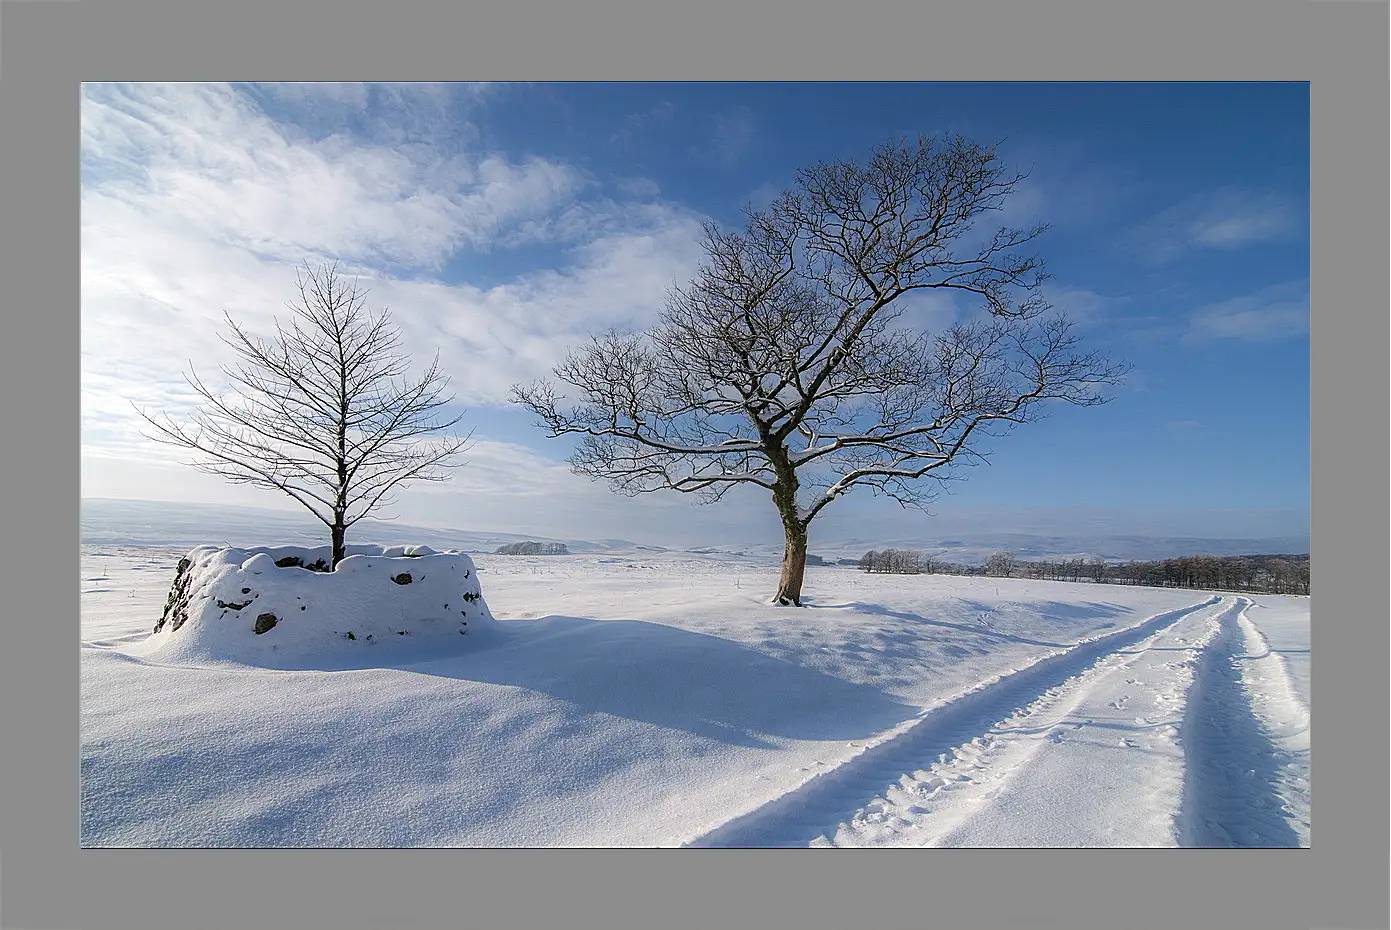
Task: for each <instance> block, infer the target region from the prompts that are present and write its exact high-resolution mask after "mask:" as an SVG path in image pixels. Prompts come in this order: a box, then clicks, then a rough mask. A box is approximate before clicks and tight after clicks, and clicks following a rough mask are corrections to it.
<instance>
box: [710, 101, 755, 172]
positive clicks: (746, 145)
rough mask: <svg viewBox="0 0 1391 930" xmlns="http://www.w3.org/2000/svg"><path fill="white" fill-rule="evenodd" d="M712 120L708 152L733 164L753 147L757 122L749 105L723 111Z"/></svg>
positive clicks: (724, 161) (726, 162) (722, 160)
mask: <svg viewBox="0 0 1391 930" xmlns="http://www.w3.org/2000/svg"><path fill="white" fill-rule="evenodd" d="M710 122H711V127H710V141H709V148H708V152H709V154H711V155H713V156H714V157H715V158H717V159H719V160H720V161H721V162H723V163H725V164H727V165H729V164H733V163H734V162H737V161H738V160H739V159H741V158H743V157H744V156H745V155H746V154H748V152H749V151H750V150H751V149H752V148H753V145H754V140H755V137H756V135H757V124H756V122H755V120H754V114H753V110H751V109H750V108H749V107H735V108H734V109H732V110H724V111H721V112H719V113H716V114H715V115H714V116H712V117H711V118H710Z"/></svg>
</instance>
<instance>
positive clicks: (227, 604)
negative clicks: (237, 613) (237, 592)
mask: <svg viewBox="0 0 1391 930" xmlns="http://www.w3.org/2000/svg"><path fill="white" fill-rule="evenodd" d="M250 603H251V601H246V602H245V603H241V604H238V603H237V602H236V601H224V600H222V599H221V598H219V599H218V601H217V606H218V607H221V608H222V609H223V610H241V609H242V608H243V607H245V606H246V605H247V604H250Z"/></svg>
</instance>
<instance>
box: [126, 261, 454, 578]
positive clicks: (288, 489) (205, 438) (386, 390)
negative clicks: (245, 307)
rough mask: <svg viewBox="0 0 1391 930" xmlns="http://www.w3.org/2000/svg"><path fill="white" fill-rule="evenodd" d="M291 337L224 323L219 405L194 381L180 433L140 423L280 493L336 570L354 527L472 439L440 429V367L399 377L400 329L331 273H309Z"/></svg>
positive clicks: (219, 469) (199, 457) (212, 466)
mask: <svg viewBox="0 0 1391 930" xmlns="http://www.w3.org/2000/svg"><path fill="white" fill-rule="evenodd" d="M296 287H297V290H298V299H297V300H295V301H294V302H292V303H291V304H289V308H290V310H291V311H292V312H293V314H294V316H293V318H292V320H291V322H290V326H289V328H288V329H286V328H285V327H283V326H281V324H280V322H279V321H277V322H276V324H275V337H274V338H273V339H269V340H265V339H260V338H257V337H255V336H252V335H250V334H248V333H247V332H246V331H245V330H244V329H243V328H242V327H241V326H239V325H238V324H237V323H236V322H234V321H233V320H232V318H231V316H230V315H226V319H227V325H228V327H229V328H230V329H231V336H230V337H223V341H224V342H225V343H227V345H228V346H230V347H231V348H232V350H233V351H234V352H235V353H236V354H237V356H238V358H239V359H240V362H239V364H238V365H236V366H235V367H224V368H223V373H224V374H225V375H226V377H227V378H228V380H229V381H230V382H231V385H232V392H231V393H232V395H233V396H232V397H230V398H224V397H223V396H221V395H219V394H218V393H217V392H216V391H214V390H213V389H212V388H210V387H209V386H208V385H206V384H204V383H203V381H202V380H200V379H199V377H198V375H197V373H196V371H193V370H192V366H191V365H190V373H189V374H188V375H186V376H185V377H186V379H187V381H188V383H189V385H190V387H192V388H193V390H194V391H195V392H196V393H197V394H198V396H199V397H201V398H202V400H203V401H205V402H206V403H205V405H204V406H203V407H202V409H200V410H198V411H197V412H195V413H194V414H193V415H192V416H191V417H190V418H189V421H188V422H187V423H178V422H176V421H174V420H173V418H171V417H170V416H169V415H168V414H164V415H162V416H156V415H151V414H149V413H147V412H145V411H143V410H140V411H139V413H140V415H141V416H142V417H143V418H144V419H145V420H146V421H147V422H148V423H150V424H151V425H152V426H153V427H154V428H155V433H154V434H153V435H150V434H146V436H147V438H149V439H153V440H155V441H157V442H163V443H167V444H170V445H175V446H179V447H181V448H183V449H187V450H189V451H190V452H193V453H195V460H194V461H192V462H190V463H189V464H191V465H193V466H194V467H196V468H198V469H200V470H202V471H205V472H209V473H211V474H214V475H221V476H222V477H224V478H226V479H228V480H229V481H231V482H233V483H237V484H250V485H254V486H257V487H263V488H274V489H276V490H279V491H283V492H284V493H286V494H288V495H289V496H290V497H292V498H294V499H295V500H297V501H299V503H300V504H302V505H304V507H305V508H307V509H308V510H309V512H310V513H312V514H313V515H314V516H315V517H317V518H318V519H319V520H321V521H322V522H323V523H324V524H325V525H326V526H327V527H328V528H329V532H330V536H331V538H332V545H333V557H332V563H333V566H334V567H336V566H337V565H338V563H339V562H340V561H341V560H342V558H343V555H344V543H343V538H344V535H345V533H346V531H347V529H348V527H350V526H352V525H353V524H354V523H356V522H357V521H358V520H360V519H362V518H363V517H364V516H366V515H367V514H369V513H371V512H373V511H374V510H376V509H378V508H380V507H382V506H385V505H386V504H388V503H389V500H390V499H389V497H388V495H389V493H390V492H391V491H392V489H394V488H396V487H399V486H400V485H401V484H403V483H404V482H407V481H434V480H440V479H442V478H444V477H445V473H444V472H443V470H442V469H443V468H448V467H451V466H452V465H454V464H457V462H454V461H453V459H454V457H455V456H456V455H457V454H458V453H459V452H461V451H463V450H464V449H465V448H466V447H467V445H468V437H467V436H464V437H462V438H461V437H457V436H444V435H439V434H442V433H443V431H444V430H447V429H448V428H449V427H451V426H453V425H455V424H456V423H458V421H459V417H457V416H456V417H454V418H452V419H449V420H444V421H440V420H439V419H438V413H439V411H440V408H442V407H444V406H445V405H446V404H447V403H449V401H450V400H451V398H448V397H444V396H442V394H441V391H442V390H443V388H444V386H445V385H446V384H447V382H448V379H447V378H445V377H444V376H443V375H441V374H440V373H439V367H438V358H436V361H435V362H434V363H432V364H431V365H430V367H429V368H427V369H426V371H425V372H424V374H422V375H421V376H420V377H419V378H418V379H414V380H412V379H409V378H407V377H406V375H407V373H408V370H409V367H410V359H409V358H408V357H407V356H405V355H403V354H401V352H400V346H401V333H400V330H399V329H398V328H397V327H396V326H395V325H394V324H393V323H391V322H390V320H389V318H388V316H387V312H386V311H385V310H382V311H380V312H378V313H373V312H371V311H369V310H367V309H366V306H365V303H364V298H365V296H366V295H365V292H364V291H363V290H361V289H360V288H359V286H358V283H357V281H356V280H348V279H346V278H345V277H344V276H343V275H341V274H340V273H339V271H338V267H337V265H329V266H324V267H320V268H311V267H309V266H308V265H306V266H305V267H304V268H303V269H302V270H301V271H300V273H299V274H298V276H297V278H296Z"/></svg>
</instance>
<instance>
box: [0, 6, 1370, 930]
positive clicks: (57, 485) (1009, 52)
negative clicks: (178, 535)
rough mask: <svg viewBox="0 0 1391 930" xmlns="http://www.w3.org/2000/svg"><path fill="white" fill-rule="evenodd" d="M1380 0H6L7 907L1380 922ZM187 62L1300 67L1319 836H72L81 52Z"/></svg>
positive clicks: (146, 916) (469, 74)
mask: <svg viewBox="0 0 1391 930" xmlns="http://www.w3.org/2000/svg"><path fill="white" fill-rule="evenodd" d="M0 2H4V0H0ZM910 11H911V12H910ZM1387 16H1388V14H1387V7H1386V5H1385V4H1384V3H1375V2H1372V3H1365V2H1352V0H1242V2H1240V3H1238V2H1233V0H1215V2H1204V3H1193V2H1186V3H1180V2H1169V3H1146V4H1140V3H1116V2H1096V0H1075V2H1071V3H1067V2H1062V0H1049V2H1041V0H1034V2H1027V0H994V2H991V3H988V4H970V3H966V2H954V3H943V4H940V5H934V6H931V7H928V6H922V7H911V6H907V5H902V4H895V3H890V2H885V0H872V2H871V0H860V2H857V3H854V4H849V3H844V4H834V5H833V4H829V3H824V2H821V3H813V4H806V3H804V4H798V3H796V2H795V0H774V2H772V3H769V4H760V5H750V4H740V3H735V2H730V0H723V2H720V3H719V4H717V5H712V4H710V3H703V4H698V5H697V4H690V5H683V6H675V5H673V6H672V7H671V8H670V9H660V10H659V9H658V8H657V7H656V6H654V5H653V4H651V3H650V2H649V3H644V2H640V0H625V2H621V3H618V2H610V3H608V4H580V3H577V2H573V0H571V2H565V0H530V2H520V3H515V2H514V3H499V2H491V3H489V4H488V5H486V6H485V5H483V4H481V3H471V4H449V3H445V2H439V3H429V2H424V0H400V2H393V3H386V2H381V3H377V4H373V5H368V4H365V3H360V2H347V0H337V2H335V0H293V2H291V0H282V2H279V3H274V4H269V3H255V2H242V3H235V2H232V3H221V4H213V3H210V2H198V3H192V2H175V0H161V2H153V0H111V2H102V3H98V2H95V0H9V2H4V9H3V11H0V229H3V239H0V281H3V282H4V286H3V289H0V294H3V297H0V306H4V307H6V308H7V309H9V310H10V312H8V313H6V315H5V317H6V320H7V322H8V329H7V333H6V335H7V337H8V338H6V339H5V341H4V352H5V357H4V365H3V366H0V379H3V380H0V385H3V389H4V392H5V394H4V396H6V398H7V399H8V400H9V403H8V404H7V405H6V409H5V414H4V416H5V427H6V428H5V433H6V434H7V435H9V436H18V437H23V438H24V445H23V446H22V447H17V446H11V449H14V448H23V449H24V451H25V453H26V454H24V455H19V454H16V453H15V452H13V451H11V452H10V453H8V454H7V455H6V461H5V479H6V480H5V482H4V487H5V510H4V514H5V523H6V532H5V534H4V542H3V545H4V555H5V558H4V559H3V560H0V564H3V566H4V568H3V571H4V581H5V582H6V583H5V585H4V590H5V592H6V598H5V601H6V610H5V615H6V617H5V619H6V622H5V638H4V645H3V647H0V686H2V687H3V689H4V697H3V700H2V701H0V719H3V721H4V749H3V756H4V761H3V772H4V777H3V789H2V790H3V795H2V796H0V926H4V927H28V928H39V927H43V928H82V930H96V928H118V927H131V928H136V927H138V928H142V930H158V928H164V927H178V928H194V927H196V928H205V927H207V928H212V927H216V928H237V930H253V928H260V927H288V926H294V927H313V926H324V927H334V928H344V930H346V928H353V927H373V928H376V927H392V928H401V930H406V928H414V927H455V926H468V927H472V926H479V927H492V928H510V927H526V928H533V927H548V926H558V925H565V926H574V927H590V926H592V927H604V928H610V927H627V926H635V927H692V928H695V927H700V928H706V927H757V928H761V930H772V928H777V927H799V928H812V927H847V926H884V927H897V926H924V925H934V926H936V925H941V926H951V927H953V928H968V927H992V928H997V927H1039V928H1041V927H1053V926H1057V927H1090V926H1106V927H1122V926H1124V927H1136V928H1141V927H1144V928H1150V927H1153V928H1161V927H1162V928H1176V927H1188V926H1193V927H1214V926H1231V927H1261V928H1277V927H1349V928H1370V927H1386V926H1388V911H1387V874H1388V833H1387V822H1388V805H1387V802H1388V792H1387V783H1386V776H1385V772H1386V769H1385V762H1386V759H1387V754H1388V753H1387V749H1388V746H1387V743H1386V742H1385V740H1386V739H1387V736H1386V734H1387V732H1388V716H1387V711H1386V709H1385V708H1386V707H1387V705H1382V704H1381V703H1380V701H1381V699H1382V698H1383V697H1384V696H1385V695H1386V685H1387V656H1388V651H1389V650H1388V646H1389V645H1391V642H1389V640H1388V632H1389V630H1388V625H1387V624H1385V623H1384V622H1383V621H1382V619H1381V618H1382V617H1383V616H1384V615H1382V614H1381V613H1380V611H1381V610H1382V609H1384V606H1385V604H1386V603H1387V597H1386V593H1387V592H1386V589H1385V584H1384V579H1385V578H1386V575H1385V574H1384V572H1385V566H1386V565H1387V564H1388V543H1387V539H1388V537H1387V536H1384V535H1382V534H1383V532H1384V531H1385V524H1384V523H1383V522H1382V520H1383V516H1384V515H1385V514H1387V512H1388V510H1387V508H1386V507H1384V506H1383V502H1385V501H1387V498H1386V497H1383V493H1384V489H1385V488H1386V485H1385V484H1383V483H1382V481H1383V480H1384V478H1385V476H1386V474H1387V464H1388V456H1387V435H1388V434H1387V433H1386V432H1383V429H1384V424H1386V423H1387V422H1388V418H1387V413H1388V406H1387V403H1386V401H1385V400H1384V398H1385V397H1386V396H1387V395H1383V394H1381V393H1380V391H1381V390H1382V388H1383V386H1384V385H1385V384H1386V383H1387V380H1386V374H1387V367H1386V359H1387V356H1386V355H1385V354H1384V353H1385V351H1386V346H1387V344H1388V340H1387V328H1386V327H1387V323H1386V320H1387V317H1386V316H1385V315H1384V311H1385V309H1386V308H1387V307H1388V290H1387V275H1386V268H1387V265H1386V261H1387V259H1386V256H1387V254H1388V235H1387V213H1386V204H1387V197H1386V193H1387V188H1386V186H1385V185H1386V180H1387V173H1386V168H1387V164H1388V159H1387V152H1388V149H1387V137H1388V133H1387V128H1388V126H1387V114H1388V93H1387V81H1386V76H1387V41H1386V37H1387V35H1388V30H1387V25H1388V18H1387ZM963 35H969V36H972V37H975V38H977V39H978V40H980V42H979V44H978V43H976V42H971V41H962V40H961V38H960V37H961V36H963ZM169 78H181V79H185V80H206V79H221V78H229V79H253V80H272V79H296V78H300V79H324V78H339V79H354V80H363V79H388V80H389V79H427V78H437V79H456V80H459V79H494V80H556V79H576V78H584V79H599V80H618V79H639V78H642V79H663V80H679V79H712V78H719V79H735V80H746V79H769V78H778V79H787V80H792V79H816V80H841V79H857V80H859V79H898V80H1044V79H1047V80H1111V79H1122V78H1123V79H1127V80H1175V79H1181V80H1295V81H1305V80H1307V81H1310V82H1311V109H1312V113H1311V123H1312V153H1311V154H1312V165H1313V169H1312V179H1311V197H1312V209H1311V218H1312V220H1311V221H1312V231H1313V237H1312V238H1313V246H1312V255H1311V258H1312V269H1313V272H1312V293H1313V297H1314V305H1315V306H1316V307H1317V312H1316V313H1315V322H1314V326H1313V334H1312V338H1311V347H1312V348H1311V361H1312V366H1313V384H1312V386H1311V387H1312V401H1313V407H1312V410H1314V411H1316V412H1317V413H1318V416H1317V418H1314V419H1312V420H1311V423H1310V428H1311V438H1312V448H1313V449H1314V450H1315V451H1314V453H1313V459H1314V462H1313V465H1314V468H1313V474H1314V475H1315V476H1316V477H1315V481H1316V482H1317V488H1316V490H1317V493H1316V494H1314V495H1313V498H1314V500H1315V501H1316V503H1315V508H1316V509H1315V512H1314V519H1313V534H1312V537H1313V547H1312V548H1313V564H1314V566H1315V568H1314V571H1315V574H1316V575H1317V577H1318V588H1319V592H1318V599H1317V608H1316V611H1317V614H1318V616H1319V618H1320V619H1321V622H1323V623H1324V624H1326V625H1325V626H1324V628H1323V630H1324V631H1323V632H1319V630H1318V627H1317V626H1316V630H1315V634H1314V636H1315V641H1316V653H1317V655H1318V659H1317V661H1316V664H1317V669H1318V671H1317V674H1316V675H1315V682H1314V687H1315V690H1316V691H1317V693H1318V707H1317V709H1316V710H1315V716H1316V717H1317V718H1318V719H1321V720H1327V721H1329V724H1327V725H1324V726H1323V727H1322V728H1321V729H1320V731H1319V736H1318V740H1317V744H1318V753H1317V758H1318V766H1317V772H1318V778H1317V781H1316V791H1315V799H1316V800H1315V810H1316V811H1317V813H1316V816H1315V818H1314V819H1315V829H1314V831H1313V835H1314V839H1313V844H1314V848H1313V849H1312V850H1308V851H1238V852H1219V851H1197V850H1194V851H1182V852H1177V851H1139V850H1137V851H1123V852H1113V851H1090V850H1088V851H1075V852H1072V851H1058V850H1050V851H1021V850H979V851H977V850H967V851H951V852H947V851H940V850H939V851H922V852H912V851H908V852H883V853H880V852H869V851H865V852H860V853H855V852H843V853H828V854H818V853H811V852H807V853H801V852H795V851H763V850H735V851H722V852H718V853H717V852H713V851H649V850H612V851H570V850H450V851H428V850H422V851H390V850H388V851H366V850H351V851H291V850H264V851H257V850H216V851H196V852H179V853H175V852H167V851H81V850H79V849H78V847H77V813H78V804H77V797H78V767H77V764H76V763H77V751H76V750H77V742H76V734H77V730H76V724H77V709H78V707H77V705H78V693H79V690H78V676H77V663H76V662H75V661H74V657H75V655H76V650H75V646H76V643H75V642H74V640H75V637H76V628H77V624H76V623H75V618H76V617H77V616H78V603H77V586H76V585H74V584H72V583H71V581H72V577H73V576H72V571H71V565H72V563H71V562H69V561H67V560H66V559H64V558H61V557H60V558H52V557H50V556H49V555H48V554H50V553H64V554H66V555H68V556H69V557H73V556H75V555H76V551H75V550H76V543H77V528H78V518H77V501H78V498H77V488H78V481H77V477H78V462H79V458H78V454H77V451H78V450H77V444H78V436H77V430H76V428H75V427H76V423H75V420H76V413H77V409H78V404H77V400H78V383H79V378H78V373H79V364H80V359H79V355H78V353H76V352H74V351H73V350H74V347H75V346H77V345H78V343H79V338H78V321H79V309H78V308H79V304H80V287H79V277H78V274H79V267H80V266H79V264H78V261H77V259H78V254H79V250H78V246H79V235H78V222H77V221H78V210H79V198H78V185H77V178H78V120H77V113H78V106H77V105H78V87H77V84H78V82H79V81H81V80H83V79H91V80H110V79H147V80H148V79H169ZM55 375H56V377H55ZM35 399H37V401H38V402H37V403H34V402H33V401H34V400H35ZM1369 514H1375V515H1376V516H1375V518H1374V519H1372V518H1369ZM36 543H37V545H36ZM39 553H42V554H39ZM16 599H17V600H16ZM1323 618H1327V619H1323ZM1344 618H1346V619H1344ZM1368 621H1371V622H1368ZM1340 623H1348V624H1354V626H1353V629H1352V630H1349V631H1347V635H1339V632H1340V631H1339V629H1338V625H1339V624H1340ZM1372 685H1375V687H1372Z"/></svg>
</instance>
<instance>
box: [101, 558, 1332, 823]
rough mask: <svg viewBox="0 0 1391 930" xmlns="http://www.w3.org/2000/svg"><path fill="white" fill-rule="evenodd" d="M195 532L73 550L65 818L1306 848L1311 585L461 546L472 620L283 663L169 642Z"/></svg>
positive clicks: (159, 821) (151, 821) (123, 821)
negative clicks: (473, 601)
mask: <svg viewBox="0 0 1391 930" xmlns="http://www.w3.org/2000/svg"><path fill="white" fill-rule="evenodd" d="M186 554H187V549H186V548H182V547H181V548H148V547H134V546H120V545H85V546H84V547H83V554H82V564H81V591H82V623H81V639H82V644H81V657H82V722H81V733H82V746H81V765H82V837H81V840H82V843H83V845H84V846H679V845H701V846H720V845H746V846H748V845H757V846H765V845H803V846H847V845H855V846H868V845H938V846H1039V845H1044V846H1173V845H1206V846H1220V845H1246V846H1298V845H1309V842H1310V828H1309V706H1310V705H1309V689H1308V682H1309V599H1308V598H1294V597H1273V596H1255V597H1252V598H1240V597H1234V596H1231V595H1225V596H1222V597H1220V598H1219V597H1218V596H1217V595H1215V594H1212V593H1209V592H1195V591H1182V590H1166V589H1152V588H1130V587H1122V586H1112V585H1087V584H1068V583H1063V582H1039V581H1020V580H1008V579H1005V580H1001V579H990V578H959V577H946V576H893V575H865V574H862V573H860V572H858V571H856V570H854V569H850V568H830V567H825V568H817V567H811V568H809V569H808V571H807V586H806V594H807V596H808V597H807V600H808V603H809V606H808V607H807V608H805V609H801V610H798V609H795V608H778V607H772V606H770V605H768V604H767V603H766V601H767V598H768V596H769V594H770V593H771V591H772V589H773V587H774V586H775V581H776V565H775V564H771V563H768V564H763V563H758V562H749V561H747V560H730V559H727V558H726V559H719V558H701V557H697V556H693V555H690V554H681V553H672V552H665V553H663V552H648V551H638V550H632V549H630V550H627V551H615V552H609V553H590V554H583V555H573V556H551V557H525V556H486V555H477V556H475V557H474V562H475V563H476V567H477V577H478V580H479V582H481V587H482V594H483V596H484V597H485V598H486V603H487V605H488V607H489V609H490V610H491V613H492V615H493V616H494V617H496V618H497V619H498V620H499V621H500V622H499V623H498V625H497V630H496V631H495V632H492V633H490V635H489V636H488V637H486V638H485V639H483V640H480V641H478V642H476V643H474V646H473V648H471V649H469V650H467V651H463V652H457V653H455V654H449V655H444V656H440V657H438V658H428V657H422V655H421V654H419V653H418V652H417V653H395V652H393V653H391V654H389V655H388V654H385V653H384V654H383V656H382V660H381V661H377V662H373V663H366V664H363V663H359V666H361V667H344V663H343V662H341V661H339V660H337V659H334V658H333V657H331V656H328V655H324V656H319V657H317V658H316V655H315V654H314V653H312V652H310V653H308V654H306V655H303V656H301V657H300V660H301V661H299V662H298V663H296V664H295V667H293V668H285V667H279V668H272V667H266V666H265V665H256V664H238V663H232V662H205V661H201V660H198V659H197V658H196V657H195V658H190V657H189V656H188V655H186V654H182V653H178V652H177V651H174V652H163V651H161V650H159V649H158V648H157V646H156V644H155V643H154V642H153V641H152V637H151V630H152V628H153V626H154V624H155V622H156V621H157V620H158V619H159V617H160V615H161V612H162V610H163V608H164V605H165V600H166V598H167V596H168V593H169V586H170V583H171V582H172V580H173V578H174V570H175V566H176V564H177V563H178V561H179V559H180V558H181V557H182V556H184V555H186ZM319 659H322V661H319Z"/></svg>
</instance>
